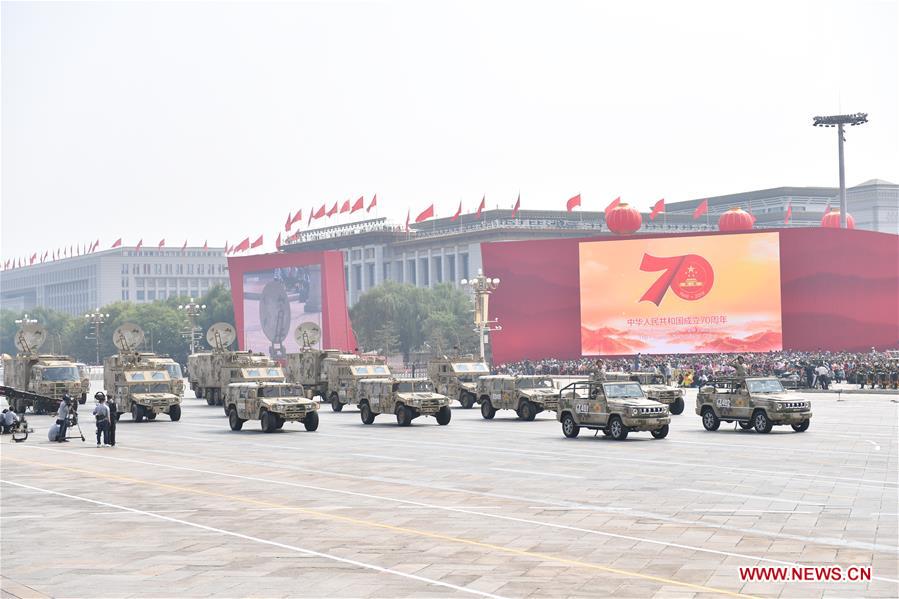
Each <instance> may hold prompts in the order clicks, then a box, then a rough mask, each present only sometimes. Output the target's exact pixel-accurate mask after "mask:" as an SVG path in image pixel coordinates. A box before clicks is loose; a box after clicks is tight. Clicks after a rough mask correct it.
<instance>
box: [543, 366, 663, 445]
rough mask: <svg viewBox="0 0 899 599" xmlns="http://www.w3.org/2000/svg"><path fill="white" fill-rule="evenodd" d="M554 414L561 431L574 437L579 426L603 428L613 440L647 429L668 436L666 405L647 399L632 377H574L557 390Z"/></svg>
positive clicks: (623, 438)
mask: <svg viewBox="0 0 899 599" xmlns="http://www.w3.org/2000/svg"><path fill="white" fill-rule="evenodd" d="M556 418H558V419H559V422H561V423H562V434H564V435H565V436H566V437H568V438H570V439H573V438H574V437H577V436H578V433H580V432H581V428H587V429H592V430H595V431H597V432H598V431H602V432H603V434H604V435H607V436H609V437H612V438H613V439H615V440H616V441H623V440H625V439H626V438H627V435H628V433H632V432H641V431H649V432H650V433H651V434H652V436H653V438H655V439H664V438H665V437H667V436H668V425H669V423H670V422H671V416H670V415H669V412H668V406H666V405H665V404H662V403H659V402H657V401H653V400H651V399H647V398H646V396H645V395H644V394H643V390H642V389H641V388H640V385H639V384H638V383H636V382H634V381H612V382H609V381H601V380H588V381H577V382H574V383H571V384H570V385H568V386H566V387H563V388H562V390H561V391H560V392H559V409H558V412H557V413H556Z"/></svg>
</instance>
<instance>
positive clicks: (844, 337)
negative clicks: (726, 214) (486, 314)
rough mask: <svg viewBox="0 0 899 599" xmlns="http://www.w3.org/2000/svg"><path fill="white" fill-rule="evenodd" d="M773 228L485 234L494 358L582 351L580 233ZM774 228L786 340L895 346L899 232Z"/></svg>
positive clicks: (797, 345) (857, 347)
mask: <svg viewBox="0 0 899 599" xmlns="http://www.w3.org/2000/svg"><path fill="white" fill-rule="evenodd" d="M770 232H772V230H771V229H766V230H764V231H755V232H743V233H720V232H712V233H683V234H679V235H664V236H662V235H659V236H648V235H647V236H636V235H634V236H623V237H620V238H609V237H594V238H583V239H559V240H541V241H514V242H496V243H484V244H482V245H481V254H482V259H483V264H484V272H485V274H488V275H489V276H491V277H499V278H500V279H501V280H502V282H501V284H500V286H499V288H498V289H497V290H496V292H494V294H493V297H492V298H491V302H490V308H491V314H490V315H491V317H493V318H498V319H499V322H500V324H501V325H502V326H503V330H502V331H499V332H496V333H491V339H490V340H491V343H492V347H493V357H494V361H495V362H497V363H501V362H510V361H517V360H523V359H541V358H559V359H566V360H569V359H576V358H579V357H580V356H581V353H580V349H581V335H580V324H581V323H580V314H581V310H580V288H579V270H578V256H579V245H578V244H579V243H580V242H581V241H602V242H605V243H615V242H616V240H617V239H637V238H650V237H673V236H677V237H693V236H709V235H754V234H757V233H770ZM778 232H779V235H780V277H781V318H782V331H783V347H784V349H797V350H817V349H822V350H852V351H862V350H867V349H870V348H871V347H872V346H873V347H877V348H878V349H886V348H896V347H899V309H897V306H899V236H897V235H890V234H886V233H874V232H871V231H858V230H839V229H824V228H802V229H783V230H780V231H778ZM648 353H651V352H648Z"/></svg>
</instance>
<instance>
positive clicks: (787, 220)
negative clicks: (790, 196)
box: [784, 200, 793, 225]
mask: <svg viewBox="0 0 899 599" xmlns="http://www.w3.org/2000/svg"><path fill="white" fill-rule="evenodd" d="M792 216H793V202H792V200H791V201H789V202H787V214H786V216H784V224H785V225H789V224H790V218H791V217H792Z"/></svg>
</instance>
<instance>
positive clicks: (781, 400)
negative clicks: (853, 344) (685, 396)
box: [696, 377, 812, 433]
mask: <svg viewBox="0 0 899 599" xmlns="http://www.w3.org/2000/svg"><path fill="white" fill-rule="evenodd" d="M696 414H697V415H699V416H700V417H701V418H702V426H703V427H704V428H705V430H707V431H716V430H718V427H719V426H721V422H722V421H723V422H736V423H737V425H738V426H739V427H740V428H741V429H743V430H750V429H752V428H754V429H755V430H756V432H759V433H770V432H771V428H772V427H774V426H780V425H787V424H789V425H790V426H791V427H792V428H793V430H794V431H796V432H797V433H801V432H805V431H806V430H807V429H808V427H809V424H810V422H811V418H812V402H810V401H807V400H804V399H798V398H795V397H792V396H791V395H790V394H789V393H787V391H786V390H785V389H784V388H783V385H782V384H781V383H780V381H779V380H777V379H776V378H774V377H745V378H744V377H724V378H718V379H713V380H711V381H710V384H709V385H705V386H703V387H701V388H700V389H699V393H697V394H696Z"/></svg>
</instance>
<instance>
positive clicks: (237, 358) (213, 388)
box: [187, 322, 285, 413]
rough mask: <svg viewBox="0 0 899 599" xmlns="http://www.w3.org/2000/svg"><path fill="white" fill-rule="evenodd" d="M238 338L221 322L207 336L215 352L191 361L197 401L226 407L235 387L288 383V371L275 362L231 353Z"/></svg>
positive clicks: (192, 357)
mask: <svg viewBox="0 0 899 599" xmlns="http://www.w3.org/2000/svg"><path fill="white" fill-rule="evenodd" d="M236 338H237V332H236V331H235V330H234V327H233V326H231V325H230V324H228V323H226V322H217V323H215V324H214V325H212V326H211V327H209V330H208V331H207V332H206V341H207V342H208V343H209V345H210V347H212V351H211V352H201V353H196V354H191V355H189V356H188V357H187V371H188V380H189V381H190V388H191V389H192V390H193V392H194V394H195V395H196V396H197V399H205V400H206V404H207V405H210V406H221V405H224V402H223V399H224V397H225V391H226V390H227V389H228V385H230V384H231V383H258V382H276V383H282V382H284V380H285V376H284V369H283V368H281V366H280V365H279V364H278V363H277V362H275V361H274V360H272V359H271V358H269V357H267V356H265V355H263V354H257V353H253V352H251V351H232V350H230V349H228V347H229V346H230V345H231V344H232V343H234V340H235V339H236ZM226 413H227V412H226Z"/></svg>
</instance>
